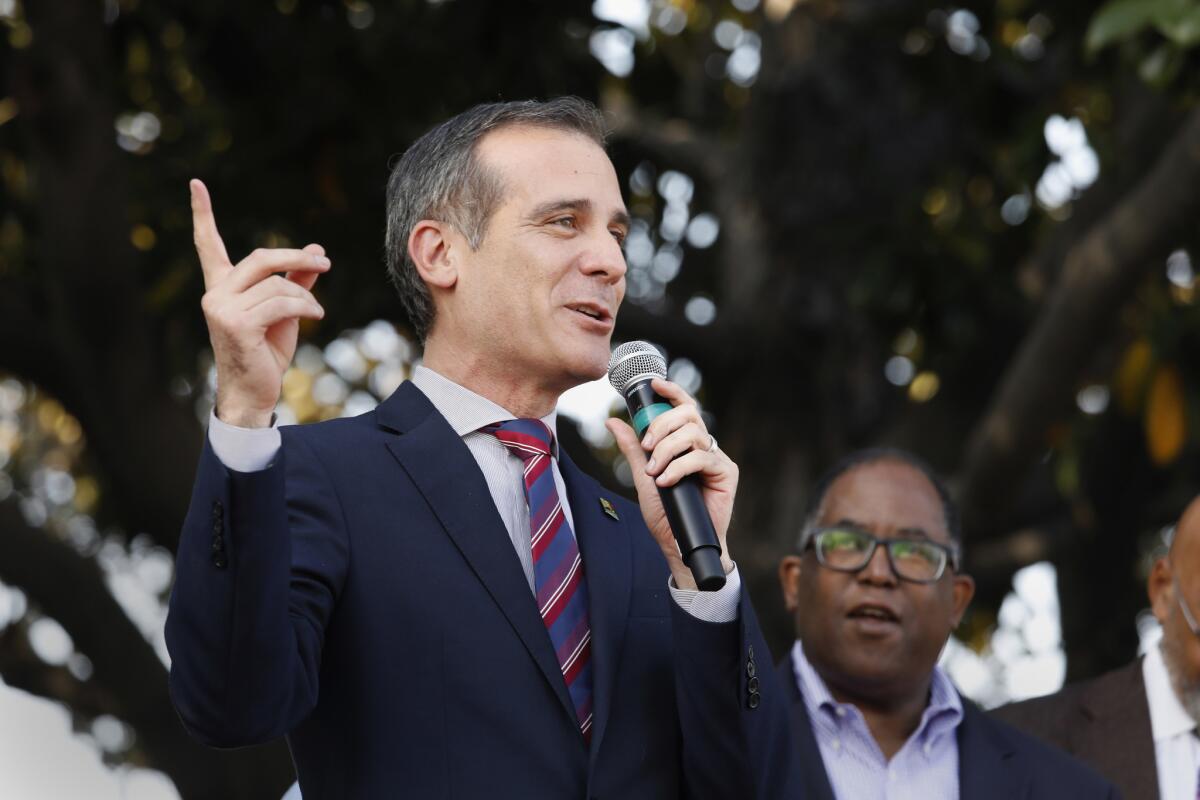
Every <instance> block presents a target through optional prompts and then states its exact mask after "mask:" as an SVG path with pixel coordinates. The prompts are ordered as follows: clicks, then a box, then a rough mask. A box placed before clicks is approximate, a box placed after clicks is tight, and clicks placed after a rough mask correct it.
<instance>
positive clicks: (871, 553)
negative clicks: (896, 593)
mask: <svg viewBox="0 0 1200 800" xmlns="http://www.w3.org/2000/svg"><path fill="white" fill-rule="evenodd" d="M834 531H842V532H850V533H855V534H858V535H859V536H862V537H863V538H864V539H866V540H868V541H869V542H870V543H871V546H870V547H869V548H867V551H866V555H865V556H864V557H863V562H862V564H860V565H859V566H857V567H840V566H835V565H833V564H827V563H825V558H824V557H823V556H822V555H821V548H819V547H817V539H818V538H820V537H822V536H823V535H824V534H827V533H832V532H834ZM881 544H882V545H883V549H884V552H886V553H887V559H888V566H890V567H891V569H892V574H893V575H895V576H896V577H897V578H898V579H899V580H902V581H908V582H909V583H920V584H930V583H937V582H938V581H940V580H941V579H942V576H943V575H945V574H946V567H950V569H952V570H953V571H955V572H958V571H959V567H960V560H961V554H960V553H959V550H958V548H957V547H955V546H953V545H946V544H942V543H941V542H932V541H930V540H928V539H881V538H880V537H878V536H874V535H873V534H870V533H867V532H866V531H864V530H862V529H861V528H854V527H850V526H848V525H829V526H826V527H823V528H817V529H816V530H814V531H813V532H812V533H811V534H809V536H808V538H807V540H806V541H805V543H804V550H809V549H811V550H812V551H813V555H814V556H816V559H817V563H818V564H820V565H821V566H822V567H825V568H826V569H831V570H834V571H835V572H845V573H849V574H854V573H856V572H862V571H863V570H864V569H866V567H867V565H868V564H870V563H871V559H872V558H874V557H875V549H876V548H877V547H879V545H881ZM905 544H907V545H913V544H916V545H921V546H923V547H933V548H935V549H937V550H940V551H942V553H944V554H945V559H944V560H943V561H942V564H941V566H940V567H939V568H938V570H937V574H936V575H934V576H933V577H932V578H925V579H922V578H911V577H909V576H907V575H904V574H902V573H901V572H900V570H899V569H898V568H897V567H896V557H895V556H894V555H893V553H892V548H893V547H895V546H898V545H905ZM1197 635H1200V634H1197Z"/></svg>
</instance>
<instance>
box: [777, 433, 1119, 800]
mask: <svg viewBox="0 0 1200 800" xmlns="http://www.w3.org/2000/svg"><path fill="white" fill-rule="evenodd" d="M810 509H811V510H810V514H809V516H808V519H807V522H806V525H805V528H804V531H803V533H802V534H801V537H800V542H799V547H798V550H797V554H796V555H789V556H787V557H786V558H784V559H783V560H782V562H781V563H780V567H779V577H780V582H781V584H782V587H783V594H784V598H785V600H786V602H787V607H788V609H789V611H792V612H793V613H794V614H795V620H796V642H795V645H794V646H793V648H792V651H791V653H790V654H789V655H788V657H787V658H786V659H784V661H783V662H782V663H781V664H780V666H779V668H778V670H777V673H776V677H777V680H778V683H779V686H780V687H781V691H782V692H783V693H785V694H787V695H788V696H790V700H791V702H790V707H791V716H792V735H793V737H794V739H795V741H794V743H793V748H794V753H795V760H794V762H793V763H792V764H791V765H789V769H790V772H788V774H787V775H786V777H785V778H781V779H780V781H779V785H781V786H783V785H786V786H787V788H786V789H782V790H781V791H780V794H779V795H778V796H780V797H800V796H803V797H805V798H816V799H817V800H834V799H835V798H837V800H856V799H857V798H865V797H873V798H874V797H878V798H938V800H947V799H948V798H957V797H963V798H996V800H1021V799H1022V798H1023V799H1025V800H1041V799H1044V800H1057V798H1064V797H1070V798H1112V797H1116V796H1117V793H1116V790H1115V789H1114V788H1113V787H1112V786H1111V784H1109V783H1107V782H1106V781H1104V780H1103V779H1101V778H1100V777H1099V776H1097V775H1096V774H1095V773H1093V772H1091V771H1090V770H1089V769H1088V768H1086V767H1084V766H1083V765H1082V764H1080V763H1079V762H1076V761H1074V760H1073V759H1071V758H1070V757H1069V756H1067V755H1066V754H1064V753H1062V752H1061V751H1058V750H1055V749H1054V748H1051V747H1048V746H1046V745H1043V744H1041V743H1039V742H1038V741H1036V740H1034V739H1033V738H1031V737H1029V736H1026V735H1024V734H1022V733H1019V732H1018V731H1017V730H1016V729H1014V728H1012V727H1009V726H1008V725H1005V724H1004V723H1001V722H998V721H996V720H994V719H991V718H989V717H987V716H985V715H984V714H983V713H982V712H981V711H979V709H977V708H976V707H975V706H973V705H972V704H971V703H970V701H968V700H965V699H963V698H962V697H960V696H959V694H958V691H957V690H956V689H955V687H954V685H953V684H952V683H951V682H950V679H949V678H948V677H947V675H946V674H945V673H944V672H942V670H941V669H940V668H939V667H938V666H937V659H938V655H939V653H940V652H941V651H942V648H943V647H944V646H945V644H946V639H947V637H948V636H949V635H950V632H951V631H952V630H953V629H954V628H955V626H957V625H958V622H959V620H960V619H961V618H962V615H963V612H964V611H965V610H966V608H967V604H968V603H969V602H970V600H971V596H972V594H973V593H974V584H973V582H972V580H971V578H970V577H968V576H967V575H965V574H963V572H962V571H961V557H962V551H961V536H960V533H959V526H958V519H957V514H956V512H955V510H954V506H953V504H952V503H951V500H950V496H949V494H948V493H947V491H946V489H945V487H944V486H943V484H942V483H941V481H940V480H939V479H938V478H937V476H936V475H935V474H934V473H933V472H932V471H931V470H930V469H929V468H928V467H927V466H925V465H924V464H923V463H922V462H921V461H920V460H918V459H917V458H916V457H914V456H912V455H910V454H908V453H905V452H903V451H898V450H866V451H860V452H858V453H855V454H853V455H851V456H849V457H847V458H846V459H845V460H844V461H842V462H841V463H839V464H838V465H837V466H836V467H834V468H833V470H831V472H830V473H829V474H828V475H827V476H826V477H825V478H824V479H823V480H822V481H821V482H820V483H819V484H818V487H817V489H816V491H815V492H814V495H813V502H812V504H811V506H810Z"/></svg>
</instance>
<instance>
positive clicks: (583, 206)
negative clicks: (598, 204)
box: [529, 199, 592, 219]
mask: <svg viewBox="0 0 1200 800" xmlns="http://www.w3.org/2000/svg"><path fill="white" fill-rule="evenodd" d="M591 210H592V201H591V200H587V199H578V200H547V201H546V202H545V203H542V204H541V205H538V206H536V207H535V208H534V209H533V211H530V212H529V216H530V217H531V218H533V219H538V218H541V217H548V216H550V215H551V214H556V213H558V212H560V211H575V212H577V213H585V214H586V213H590V212H591Z"/></svg>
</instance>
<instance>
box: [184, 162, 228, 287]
mask: <svg viewBox="0 0 1200 800" xmlns="http://www.w3.org/2000/svg"><path fill="white" fill-rule="evenodd" d="M188 186H189V187H190V188H191V193H192V238H193V240H194V241H195V243H196V253H197V255H199V256H200V269H202V270H203V271H204V284H205V286H208V287H211V286H212V285H213V283H215V282H216V281H217V280H218V279H220V278H222V277H224V275H225V274H226V273H228V272H229V271H230V270H232V269H233V264H231V263H230V262H229V254H228V253H226V252H225V242H223V241H221V234H220V233H218V232H217V221H216V218H215V217H214V216H213V209H212V198H210V197H209V194H208V187H206V186H205V185H204V184H203V183H202V182H201V181H198V180H195V179H192V180H191V181H190V182H189V183H188Z"/></svg>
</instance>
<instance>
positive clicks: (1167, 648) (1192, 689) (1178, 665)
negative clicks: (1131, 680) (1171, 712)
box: [1159, 635, 1200, 723]
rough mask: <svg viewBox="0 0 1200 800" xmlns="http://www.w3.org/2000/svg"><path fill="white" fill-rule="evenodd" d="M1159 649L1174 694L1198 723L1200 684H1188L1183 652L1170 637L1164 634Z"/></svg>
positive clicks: (1199, 716) (1199, 718)
mask: <svg viewBox="0 0 1200 800" xmlns="http://www.w3.org/2000/svg"><path fill="white" fill-rule="evenodd" d="M1159 649H1161V650H1162V655H1163V663H1164V664H1166V665H1167V675H1168V676H1170V678H1171V688H1172V689H1174V690H1175V696H1176V697H1178V698H1179V702H1180V704H1181V705H1182V706H1183V710H1184V711H1186V712H1187V715H1188V716H1189V717H1191V718H1192V720H1193V721H1195V722H1197V723H1200V684H1191V685H1189V684H1188V682H1187V677H1186V674H1185V671H1184V669H1183V658H1184V656H1183V653H1182V652H1181V651H1180V650H1179V649H1178V648H1176V647H1175V644H1174V642H1173V641H1172V640H1171V637H1170V636H1166V635H1164V636H1163V638H1162V641H1161V642H1160V643H1159Z"/></svg>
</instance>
